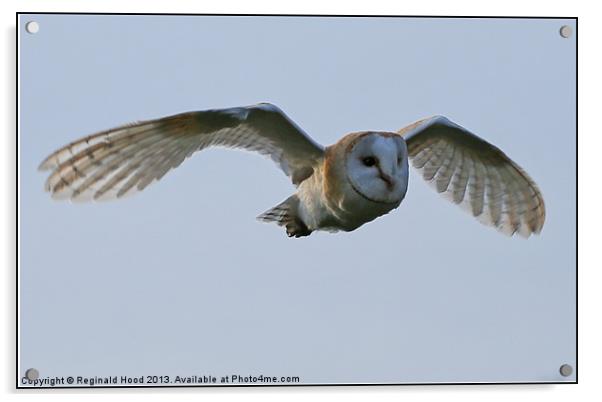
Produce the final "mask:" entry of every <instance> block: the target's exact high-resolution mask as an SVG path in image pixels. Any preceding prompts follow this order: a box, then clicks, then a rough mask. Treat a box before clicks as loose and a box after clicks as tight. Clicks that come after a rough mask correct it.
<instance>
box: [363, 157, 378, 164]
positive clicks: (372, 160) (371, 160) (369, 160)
mask: <svg viewBox="0 0 602 402" xmlns="http://www.w3.org/2000/svg"><path fill="white" fill-rule="evenodd" d="M362 162H363V163H364V165H366V166H374V165H376V158H374V157H373V156H367V157H365V158H363V159H362Z"/></svg>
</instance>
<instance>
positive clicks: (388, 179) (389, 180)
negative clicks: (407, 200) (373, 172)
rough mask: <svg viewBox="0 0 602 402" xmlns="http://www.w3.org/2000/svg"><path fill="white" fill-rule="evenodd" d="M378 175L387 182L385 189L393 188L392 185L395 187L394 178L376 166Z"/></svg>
mask: <svg viewBox="0 0 602 402" xmlns="http://www.w3.org/2000/svg"><path fill="white" fill-rule="evenodd" d="M378 175H379V177H380V178H381V179H382V181H384V182H385V183H386V184H387V189H388V190H389V191H391V190H393V187H395V179H393V177H391V176H389V175H388V174H386V173H385V172H383V171H382V169H380V168H378Z"/></svg>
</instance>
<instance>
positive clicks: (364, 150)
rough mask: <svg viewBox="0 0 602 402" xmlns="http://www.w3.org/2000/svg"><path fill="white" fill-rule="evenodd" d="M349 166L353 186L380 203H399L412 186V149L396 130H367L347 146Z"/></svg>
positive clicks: (366, 196)
mask: <svg viewBox="0 0 602 402" xmlns="http://www.w3.org/2000/svg"><path fill="white" fill-rule="evenodd" d="M345 167H346V171H347V178H348V180H349V182H350V184H351V186H352V187H353V189H354V190H355V191H356V192H357V193H358V194H359V195H361V196H362V197H364V198H366V199H368V200H370V201H373V202H378V203H387V204H394V203H399V202H401V201H402V200H403V198H404V197H405V194H406V191H407V189H408V149H407V147H406V143H405V141H404V139H403V138H402V137H401V136H400V135H398V134H395V133H386V132H366V133H362V134H360V135H359V136H357V137H356V138H355V139H354V140H353V141H352V142H351V143H350V144H349V146H348V147H347V150H346V159H345Z"/></svg>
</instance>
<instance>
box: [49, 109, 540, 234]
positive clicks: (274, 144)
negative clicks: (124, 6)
mask: <svg viewBox="0 0 602 402" xmlns="http://www.w3.org/2000/svg"><path fill="white" fill-rule="evenodd" d="M210 146H224V147H230V148H240V149H245V150H248V151H255V152H258V153H260V154H263V155H267V156H269V157H271V158H272V159H273V160H274V161H275V162H276V163H277V165H278V166H280V168H281V169H282V170H283V171H284V173H285V174H286V175H288V176H289V177H290V179H291V181H292V183H293V184H294V185H295V186H296V187H297V191H296V192H295V193H294V194H293V195H291V196H290V197H288V198H287V199H286V200H284V201H283V202H281V203H280V204H278V205H276V206H275V207H273V208H271V209H270V210H268V211H266V212H264V213H263V214H261V215H259V216H258V217H257V218H258V219H259V220H261V221H265V222H275V223H277V224H278V225H280V226H284V227H285V229H286V233H287V234H288V236H289V237H293V236H294V237H301V236H308V235H310V234H311V233H312V232H313V231H316V230H326V231H331V232H336V231H339V230H342V231H352V230H355V229H357V228H358V227H360V226H362V225H363V224H365V223H367V222H370V221H372V220H374V219H376V218H377V217H379V216H382V215H385V214H387V213H389V212H391V211H392V210H394V209H396V208H397V207H398V206H399V205H400V204H401V202H402V201H403V199H404V197H405V195H406V191H407V188H408V170H409V163H408V160H411V161H412V165H413V166H414V168H416V169H418V170H419V171H420V172H421V174H422V177H423V178H424V179H425V180H427V181H428V182H430V183H431V184H432V185H433V186H434V188H435V189H436V191H437V192H439V193H442V194H443V195H445V196H446V197H447V198H448V199H449V200H451V201H452V202H454V203H455V204H459V205H461V206H464V207H465V209H467V210H468V211H469V212H470V213H471V214H472V215H473V216H475V217H476V218H478V220H479V221H481V222H482V223H484V224H486V225H490V226H493V227H495V228H497V229H498V230H499V231H501V232H502V233H505V234H507V235H513V234H514V233H518V234H520V235H522V236H523V237H529V235H531V234H532V233H535V234H538V233H540V231H541V229H542V227H543V224H544V220H545V207H544V201H543V197H542V195H541V193H540V191H539V189H538V187H537V185H536V184H535V182H534V181H533V180H531V178H530V177H529V176H528V175H527V173H526V172H525V171H524V170H523V169H522V168H520V167H519V166H518V165H517V164H516V163H514V162H513V161H512V160H511V159H510V158H509V157H507V156H506V155H505V154H504V153H503V152H502V151H501V150H500V149H498V148H497V147H495V146H493V145H491V144H489V143H488V142H486V141H485V140H483V139H481V138H479V137H477V136H476V135H474V134H472V133H470V132H469V131H467V130H466V129H464V128H462V127H460V126H459V125H457V124H455V123H453V122H451V121H450V120H448V119H447V118H445V117H442V116H434V117H430V118H426V119H423V120H419V121H417V122H415V123H413V124H411V125H409V126H407V127H405V128H402V129H401V130H399V131H397V132H380V131H362V132H355V133H351V134H347V135H346V136H344V137H343V138H341V139H340V140H339V141H338V142H337V143H335V144H334V145H331V146H327V147H322V146H321V145H319V144H317V143H316V142H314V141H313V140H312V139H311V138H310V137H309V136H308V135H307V134H306V133H305V132H304V131H303V130H302V129H301V128H300V127H299V126H297V125H296V124H295V123H294V122H293V121H292V120H291V119H290V118H289V117H287V116H286V115H285V114H284V112H283V111H282V110H280V109H279V108H278V107H276V106H274V105H272V104H269V103H260V104H257V105H252V106H247V107H235V108H227V109H214V110H205V111H200V112H188V113H182V114H177V115H174V116H169V117H165V118H161V119H157V120H149V121H143V122H139V123H134V124H130V125H126V126H122V127H118V128H114V129H111V130H107V131H103V132H100V133H97V134H93V135H90V136H87V137H84V138H82V139H80V140H77V141H74V142H72V143H70V144H68V145H66V146H64V147H62V148H60V149H59V150H57V151H56V152H54V153H52V154H51V155H50V156H48V157H47V158H46V159H45V160H44V161H43V162H42V163H41V165H40V170H51V173H50V176H49V177H48V179H47V181H46V190H47V191H49V192H50V193H51V194H52V197H53V198H56V199H70V200H72V201H87V200H104V199H115V198H121V197H124V196H126V195H128V194H131V193H134V192H137V191H141V190H144V189H145V188H146V187H147V186H148V185H149V184H151V183H153V182H155V181H158V180H160V179H161V178H162V177H163V176H164V175H165V174H166V173H167V172H169V171H170V170H171V169H173V168H175V167H177V166H179V165H180V164H181V163H182V162H183V161H184V160H185V159H186V158H187V157H189V156H191V155H192V154H193V153H195V152H196V151H200V150H202V149H205V148H207V147H210Z"/></svg>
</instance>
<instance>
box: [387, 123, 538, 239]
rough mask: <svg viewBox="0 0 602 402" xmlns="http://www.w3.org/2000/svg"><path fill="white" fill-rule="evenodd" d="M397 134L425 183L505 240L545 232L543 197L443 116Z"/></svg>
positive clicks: (497, 154)
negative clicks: (502, 235) (400, 136)
mask: <svg viewBox="0 0 602 402" xmlns="http://www.w3.org/2000/svg"><path fill="white" fill-rule="evenodd" d="M399 134H400V135H402V136H403V137H404V138H405V140H406V143H407V145H408V154H409V157H410V159H411V161H412V165H413V166H414V167H415V168H416V169H418V170H419V171H421V173H422V177H423V178H424V179H425V180H427V181H429V182H431V183H432V184H434V187H435V188H436V190H437V192H439V193H443V194H444V195H445V196H446V198H448V199H451V201H453V202H454V203H456V204H461V205H463V206H465V207H466V208H467V209H468V210H469V211H470V212H471V213H472V215H473V216H475V217H477V218H478V219H479V221H481V222H482V223H484V224H486V225H491V226H495V227H496V228H497V229H498V230H500V231H501V232H503V233H505V234H507V235H513V234H514V233H517V232H518V233H519V234H520V235H521V236H524V237H528V236H529V235H531V233H539V232H541V229H542V227H543V224H544V220H545V216H546V211H545V206H544V201H543V196H542V195H541V193H540V191H539V189H538V188H537V185H536V184H535V182H534V181H533V180H532V179H531V178H530V177H529V176H528V175H527V173H526V172H525V171H524V170H523V169H522V168H521V167H520V166H518V165H517V164H516V163H514V162H513V161H512V160H511V159H510V158H509V157H508V156H506V154H504V153H503V152H502V151H501V150H500V149H498V148H496V147H495V146H493V145H491V144H489V143H488V142H486V141H484V140H483V139H481V138H479V137H477V136H476V135H474V134H472V133H470V132H469V131H467V130H466V129H464V128H462V127H460V126H459V125H457V124H455V123H453V122H451V121H449V120H448V119H446V118H445V117H442V116H434V117H431V118H428V119H424V120H420V121H418V122H416V123H414V124H412V125H410V126H408V127H406V128H403V129H401V130H400V131H399Z"/></svg>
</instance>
